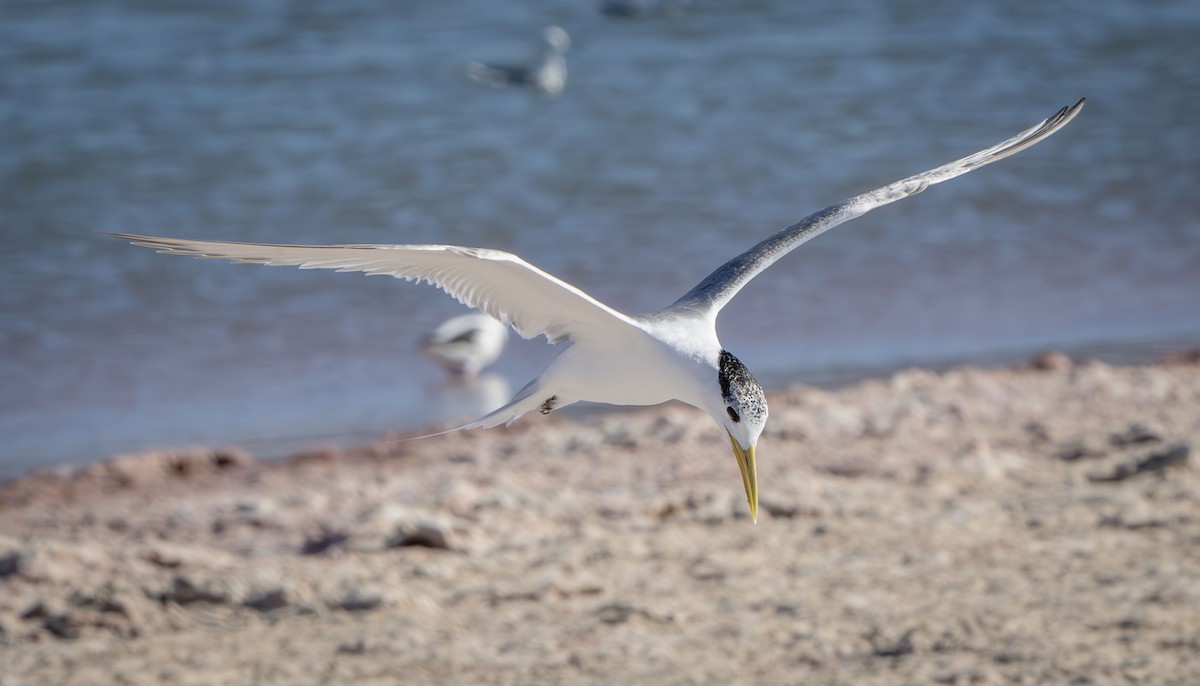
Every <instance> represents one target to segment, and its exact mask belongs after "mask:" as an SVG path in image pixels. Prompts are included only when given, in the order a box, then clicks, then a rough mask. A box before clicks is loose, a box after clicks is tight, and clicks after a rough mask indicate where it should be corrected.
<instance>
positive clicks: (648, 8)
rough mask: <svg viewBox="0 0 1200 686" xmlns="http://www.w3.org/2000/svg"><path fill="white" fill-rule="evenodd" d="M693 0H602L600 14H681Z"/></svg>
mask: <svg viewBox="0 0 1200 686" xmlns="http://www.w3.org/2000/svg"><path fill="white" fill-rule="evenodd" d="M690 4H691V0H600V2H599V7H598V9H599V10H600V14H603V15H605V16H607V17H615V18H617V19H636V18H639V17H653V16H666V15H671V14H680V13H682V11H683V9H684V8H685V7H687V6H688V5H690Z"/></svg>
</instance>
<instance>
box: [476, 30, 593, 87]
mask: <svg viewBox="0 0 1200 686" xmlns="http://www.w3.org/2000/svg"><path fill="white" fill-rule="evenodd" d="M542 36H543V37H544V38H545V39H546V45H547V46H548V49H547V50H546V54H545V55H543V56H542V61H541V62H539V63H538V64H535V65H530V66H526V65H509V64H485V63H483V62H471V63H470V64H468V65H467V76H469V77H471V78H472V79H474V80H475V81H478V82H480V83H483V84H487V85H489V86H491V87H493V88H505V87H507V86H523V87H527V88H532V89H533V90H537V91H541V92H543V93H550V94H557V93H560V92H562V89H563V88H565V87H566V85H567V57H566V53H567V49H568V48H570V47H571V37H570V36H568V35H567V32H566V31H564V30H562V29H561V28H559V27H557V26H547V27H546V28H545V30H544V31H543V32H542Z"/></svg>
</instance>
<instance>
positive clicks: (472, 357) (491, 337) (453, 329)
mask: <svg viewBox="0 0 1200 686" xmlns="http://www.w3.org/2000/svg"><path fill="white" fill-rule="evenodd" d="M507 339H508V327H507V326H505V325H503V324H501V323H500V322H498V321H496V320H495V319H493V318H492V317H489V316H487V315H486V314H482V313H480V312H475V313H472V314H464V315H459V316H457V317H451V318H450V319H447V320H446V321H444V322H442V323H441V324H440V325H438V327H437V328H436V329H434V330H433V331H431V332H429V334H427V335H426V336H425V337H424V339H423V340H422V341H421V350H422V351H424V352H425V353H426V354H427V355H429V356H430V357H432V358H433V359H434V360H435V361H436V362H437V363H438V364H440V365H442V367H443V368H445V370H446V371H447V372H449V373H450V374H451V375H453V376H456V377H462V378H466V379H472V378H474V377H475V376H476V375H478V374H479V372H481V371H483V369H484V367H487V366H488V365H489V364H491V363H493V362H495V361H496V358H498V357H500V353H501V352H503V351H504V343H505V341H506V340H507Z"/></svg>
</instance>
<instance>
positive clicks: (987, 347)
mask: <svg viewBox="0 0 1200 686" xmlns="http://www.w3.org/2000/svg"><path fill="white" fill-rule="evenodd" d="M547 24H559V25H561V26H563V27H564V28H566V29H567V30H568V31H569V32H570V34H571V36H572V38H573V47H572V50H571V52H570V53H569V55H568V64H569V69H570V76H569V81H568V84H567V87H566V90H565V91H564V92H563V93H562V94H561V95H560V96H559V97H557V98H549V97H545V96H540V95H536V94H532V93H526V92H513V91H494V90H490V89H485V88H481V87H479V86H478V85H477V84H474V83H472V82H470V81H469V80H467V79H466V78H465V76H464V72H463V67H464V65H465V64H466V63H467V62H468V61H470V60H475V59H482V60H488V59H496V60H501V61H520V60H522V59H532V58H534V57H536V56H537V55H538V54H539V52H540V50H541V48H540V40H539V36H540V31H541V27H542V26H544V25H547ZM1198 37H1200V3H1195V2H1185V1H1182V0H1181V1H1178V2H1146V1H1145V0H1120V1H1110V2H1103V1H1101V2H1094V1H1090V0H1067V1H1063V2H1055V3H1046V2H1042V1H1041V0H1008V1H1006V2H1003V3H1000V2H996V3H982V2H981V3H963V2H956V1H951V0H931V1H929V2H924V3H893V2H882V1H872V2H869V1H867V0H850V1H845V0H839V1H838V2H833V1H829V2H803V3H799V2H797V3H793V2H774V3H769V2H761V1H751V0H747V1H744V2H717V1H716V0H712V1H709V2H706V1H704V0H696V1H695V2H693V3H691V4H689V5H686V6H685V7H684V9H683V10H682V11H680V12H677V13H673V14H670V15H666V16H649V17H644V18H640V19H634V20H620V19H613V18H609V17H604V16H601V15H600V14H599V13H598V12H597V11H596V6H595V5H593V4H589V3H587V2H582V1H581V2H573V3H534V2H527V3H495V2H490V1H487V0H464V1H462V2H455V3H443V2H408V3H392V2H385V1H384V0H355V1H350V2H337V3H292V2H283V1H258V0H256V1H247V0H236V1H234V0H224V1H222V0H210V1H208V2H179V1H176V2H172V1H165V0H112V1H109V2H103V3H96V2H85V1H83V0H57V1H55V0H37V1H31V2H23V1H21V0H9V1H8V2H5V3H3V4H0V246H2V249H0V475H11V474H15V473H19V472H21V471H25V470H28V469H30V468H33V467H36V466H47V465H53V464H57V463H63V462H84V461H90V460H94V459H98V458H101V457H104V456H107V455H111V454H114V453H119V452H124V451H131V450H139V449H144V448H149V447H155V446H167V445H179V444H188V443H197V442H202V443H214V442H239V443H242V444H244V445H246V446H247V447H249V448H250V449H251V450H253V451H255V452H258V453H260V454H273V453H277V452H279V451H282V450H284V449H290V448H292V447H295V446H297V445H308V444H323V443H347V442H354V441H360V440H366V439H369V438H372V437H377V436H379V435H381V434H383V433H384V432H386V431H388V430H391V429H395V428H403V427H412V426H417V425H422V424H426V423H429V422H433V421H442V420H446V419H449V418H451V417H453V416H455V415H461V414H464V413H465V412H466V411H468V410H469V408H468V407H467V406H466V404H465V403H466V400H465V399H466V398H467V397H469V396H470V389H466V390H464V389H453V388H449V387H447V386H446V384H445V382H444V380H443V378H442V375H441V373H440V371H439V370H438V369H436V368H435V367H433V365H431V364H430V363H429V362H428V361H427V360H425V359H424V358H423V357H421V355H420V354H419V353H418V352H417V351H416V349H415V343H416V341H417V339H418V337H419V335H420V334H421V333H422V332H423V331H425V330H427V329H430V328H432V327H433V326H434V325H435V324H436V323H437V322H439V321H440V320H441V319H443V318H445V317H447V316H450V315H452V314H457V313H459V312H462V311H464V310H463V309H462V308H461V307H460V306H459V305H457V304H456V303H454V302H453V301H452V300H451V299H449V298H447V297H446V296H444V295H442V294H440V293H439V292H437V291H435V290H434V289H432V288H429V287H417V286H413V285H411V284H405V283H402V282H399V281H395V280H392V279H365V278H362V277H361V276H356V275H345V274H334V273H326V272H299V271H295V270H290V269H279V268H277V269H268V268H264V267H254V266H245V265H227V264H223V263H217V262H211V261H196V260H189V259H183V258H177V257H171V256H163V255H156V254H154V253H152V252H150V251H148V250H144V249H139V248H134V247H131V246H128V245H126V244H123V243H121V242H118V241H116V240H114V239H111V238H107V237H105V236H103V235H102V234H101V232H102V231H128V232H142V233H157V234H163V235H175V236H184V237H195V238H214V239H232V240H249V241H274V242H294V243H341V242H408V243H419V242H437V243H456V244H465V245H484V246H491V247H499V248H503V249H507V250H511V251H514V252H516V253H518V254H520V255H522V256H524V257H525V258H526V259H528V260H529V261H531V262H533V263H534V264H537V265H539V266H541V267H542V268H544V269H546V270H548V271H550V272H551V273H554V274H557V275H559V276H560V277H562V278H564V279H566V280H568V281H570V282H572V283H574V284H577V285H579V286H580V287H582V288H584V289H586V290H588V291H589V292H590V293H592V294H593V295H595V296H596V297H598V298H600V299H601V300H603V301H604V302H606V303H608V304H610V305H612V306H614V307H617V308H619V309H623V310H627V311H641V310H650V309H657V308H659V307H662V306H664V305H666V304H668V303H670V302H671V301H673V300H674V299H675V298H676V297H677V296H678V295H679V294H681V293H683V292H684V291H686V290H687V289H688V288H690V287H691V286H692V285H694V284H695V283H696V282H697V281H698V280H699V279H700V278H702V277H703V276H704V275H706V274H707V273H708V272H709V271H710V270H711V269H712V268H714V267H715V266H717V265H718V264H720V263H721V262H723V261H724V260H725V259H727V258H728V257H730V256H732V255H733V254H735V253H737V252H739V251H741V250H743V249H745V248H746V247H748V246H749V245H751V244H752V243H754V242H756V241H757V240H759V239H760V238H762V237H764V236H765V235H766V234H768V233H770V232H772V231H774V230H776V229H778V228H780V227H782V226H784V225H786V224H789V223H791V222H793V221H795V220H796V219H798V218H800V217H802V216H804V215H806V214H808V213H809V212H811V211H813V210H816V209H819V208H821V207H823V206H825V205H827V204H830V203H832V202H834V201H837V200H840V199H842V198H844V197H847V196H849V195H852V194H854V193H857V192H860V191H864V190H868V189H871V188H874V187H876V186H878V185H881V184H883V183H886V182H889V181H891V180H894V179H896V178H899V177H901V176H905V175H908V174H910V173H913V172H916V171H920V170H923V169H926V168H929V167H932V166H935V165H938V164H941V163H943V162H946V161H948V160H950V159H954V158H956V157H959V156H961V155H964V154H967V153H970V152H973V151H975V150H977V149H980V148H982V147H985V146H988V145H991V144H992V143H994V142H996V141H998V140H1000V139H1002V138H1005V137H1007V136H1009V135H1011V134H1012V133H1015V132H1016V131H1018V130H1021V129H1023V128H1025V127H1026V126H1029V125H1031V124H1033V123H1034V122H1036V121H1038V120H1040V119H1041V118H1043V117H1045V116H1047V115H1049V114H1050V113H1051V112H1053V111H1054V110H1056V109H1057V108H1059V107H1060V106H1062V105H1066V104H1069V103H1072V102H1074V101H1075V100H1077V99H1078V98H1079V97H1081V96H1087V97H1088V99H1089V103H1088V105H1087V107H1086V108H1085V109H1084V111H1083V113H1082V114H1081V116H1080V117H1079V118H1078V119H1077V120H1076V121H1075V122H1074V123H1072V124H1071V125H1070V126H1069V127H1068V128H1067V129H1065V130H1064V131H1062V132H1061V133H1059V134H1058V135H1056V136H1055V137H1053V138H1051V139H1050V140H1048V141H1047V142H1045V143H1043V144H1041V145H1039V146H1037V147H1036V148H1033V149H1031V150H1029V151H1027V152H1024V153H1022V154H1021V155H1019V156H1017V157H1014V158H1012V159H1009V160H1006V161H1004V162H1001V163H999V164H997V165H995V166H992V167H988V168H987V169H986V170H983V171H980V172H977V173H974V174H971V175H968V176H966V177H963V178H961V179H957V180H955V181H953V182H950V183H947V184H944V185H941V186H938V187H936V188H934V189H931V190H930V191H928V192H927V193H925V194H923V195H921V196H919V197H917V198H914V199H911V200H906V201H904V202H902V203H898V204H896V205H893V206H890V207H887V208H884V209H881V210H879V211H877V212H875V213H872V214H870V215H868V216H867V217H864V218H862V219H859V220H856V221H855V222H853V223H852V224H848V225H846V226H844V227H841V228H838V229H837V230H836V231H834V232H832V233H830V234H828V235H826V236H822V237H821V238H819V239H817V240H816V241H814V242H813V243H811V244H809V245H806V246H805V247H804V248H802V249H801V250H800V251H798V252H797V253H795V254H793V255H791V256H789V257H788V258H787V259H785V260H784V261H783V262H781V263H780V264H778V265H776V266H775V267H773V268H772V269H771V270H770V271H769V272H768V273H766V274H765V275H763V276H762V277H760V278H759V279H757V280H756V281H755V282H754V283H753V284H752V285H751V286H750V287H748V288H747V289H745V290H744V291H743V292H742V294H741V295H740V296H739V297H738V298H737V299H735V300H734V302H733V303H732V304H731V306H730V307H729V308H728V309H727V310H726V311H725V313H723V315H722V319H721V321H720V322H719V325H720V333H721V336H722V340H723V342H724V343H725V345H726V347H727V348H728V349H730V350H732V351H733V352H734V353H735V354H737V355H738V356H739V357H740V358H741V359H742V360H743V361H744V362H746V364H747V365H748V366H749V367H750V368H751V369H753V370H754V371H755V372H756V374H757V375H758V376H759V378H760V379H762V380H763V381H765V382H766V383H768V384H770V385H781V384H784V383H787V382H791V381H795V380H814V379H820V378H824V377H827V376H828V375H830V374H831V373H833V372H834V371H840V372H846V371H847V370H849V371H850V372H851V373H853V371H854V370H869V369H878V368H886V367H888V366H893V365H898V364H907V363H925V364H937V363H939V362H943V361H946V360H969V359H990V358H994V357H996V356H1003V355H1023V354H1026V353H1028V352H1030V351H1034V350H1038V349H1041V348H1046V347H1066V348H1085V347H1088V346H1106V347H1107V348H1109V349H1122V348H1130V349H1133V348H1137V347H1138V346H1143V345H1146V344H1169V343H1178V344H1189V343H1195V342H1197V341H1200V212H1198V210H1200V200H1198V199H1197V189H1200V124H1198V122H1200V40H1197V38H1198ZM553 352H554V351H553V349H551V348H549V347H548V346H546V345H544V344H543V343H542V342H540V341H539V342H519V343H514V344H513V345H511V346H510V348H509V350H508V351H507V352H506V353H505V357H504V358H502V360H501V362H500V363H499V364H498V365H497V366H496V367H495V368H494V370H495V376H493V377H492V378H491V379H490V380H489V381H488V383H489V384H490V387H491V388H492V389H493V391H495V388H496V387H500V391H499V392H501V393H502V392H503V387H504V386H506V385H507V386H509V387H513V388H515V387H519V385H521V384H523V383H524V382H525V381H526V380H527V379H528V378H529V377H531V376H532V375H534V374H536V373H537V372H538V371H539V369H540V367H541V365H542V364H544V362H545V361H546V360H548V359H549V357H550V356H551V355H552V354H553Z"/></svg>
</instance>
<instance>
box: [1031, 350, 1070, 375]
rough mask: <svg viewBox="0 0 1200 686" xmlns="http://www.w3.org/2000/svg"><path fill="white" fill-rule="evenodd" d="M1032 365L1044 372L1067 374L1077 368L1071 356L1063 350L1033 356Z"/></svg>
mask: <svg viewBox="0 0 1200 686" xmlns="http://www.w3.org/2000/svg"><path fill="white" fill-rule="evenodd" d="M1029 363H1030V365H1031V366H1032V367H1033V368H1034V369H1037V370H1039V371H1043V372H1065V371H1068V370H1070V369H1071V368H1072V367H1074V366H1075V363H1074V362H1073V361H1072V360H1071V356H1070V355H1068V354H1066V353H1064V352H1062V351H1061V350H1046V351H1044V352H1040V353H1038V354H1037V355H1034V356H1033V359H1032V360H1030V361H1029Z"/></svg>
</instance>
